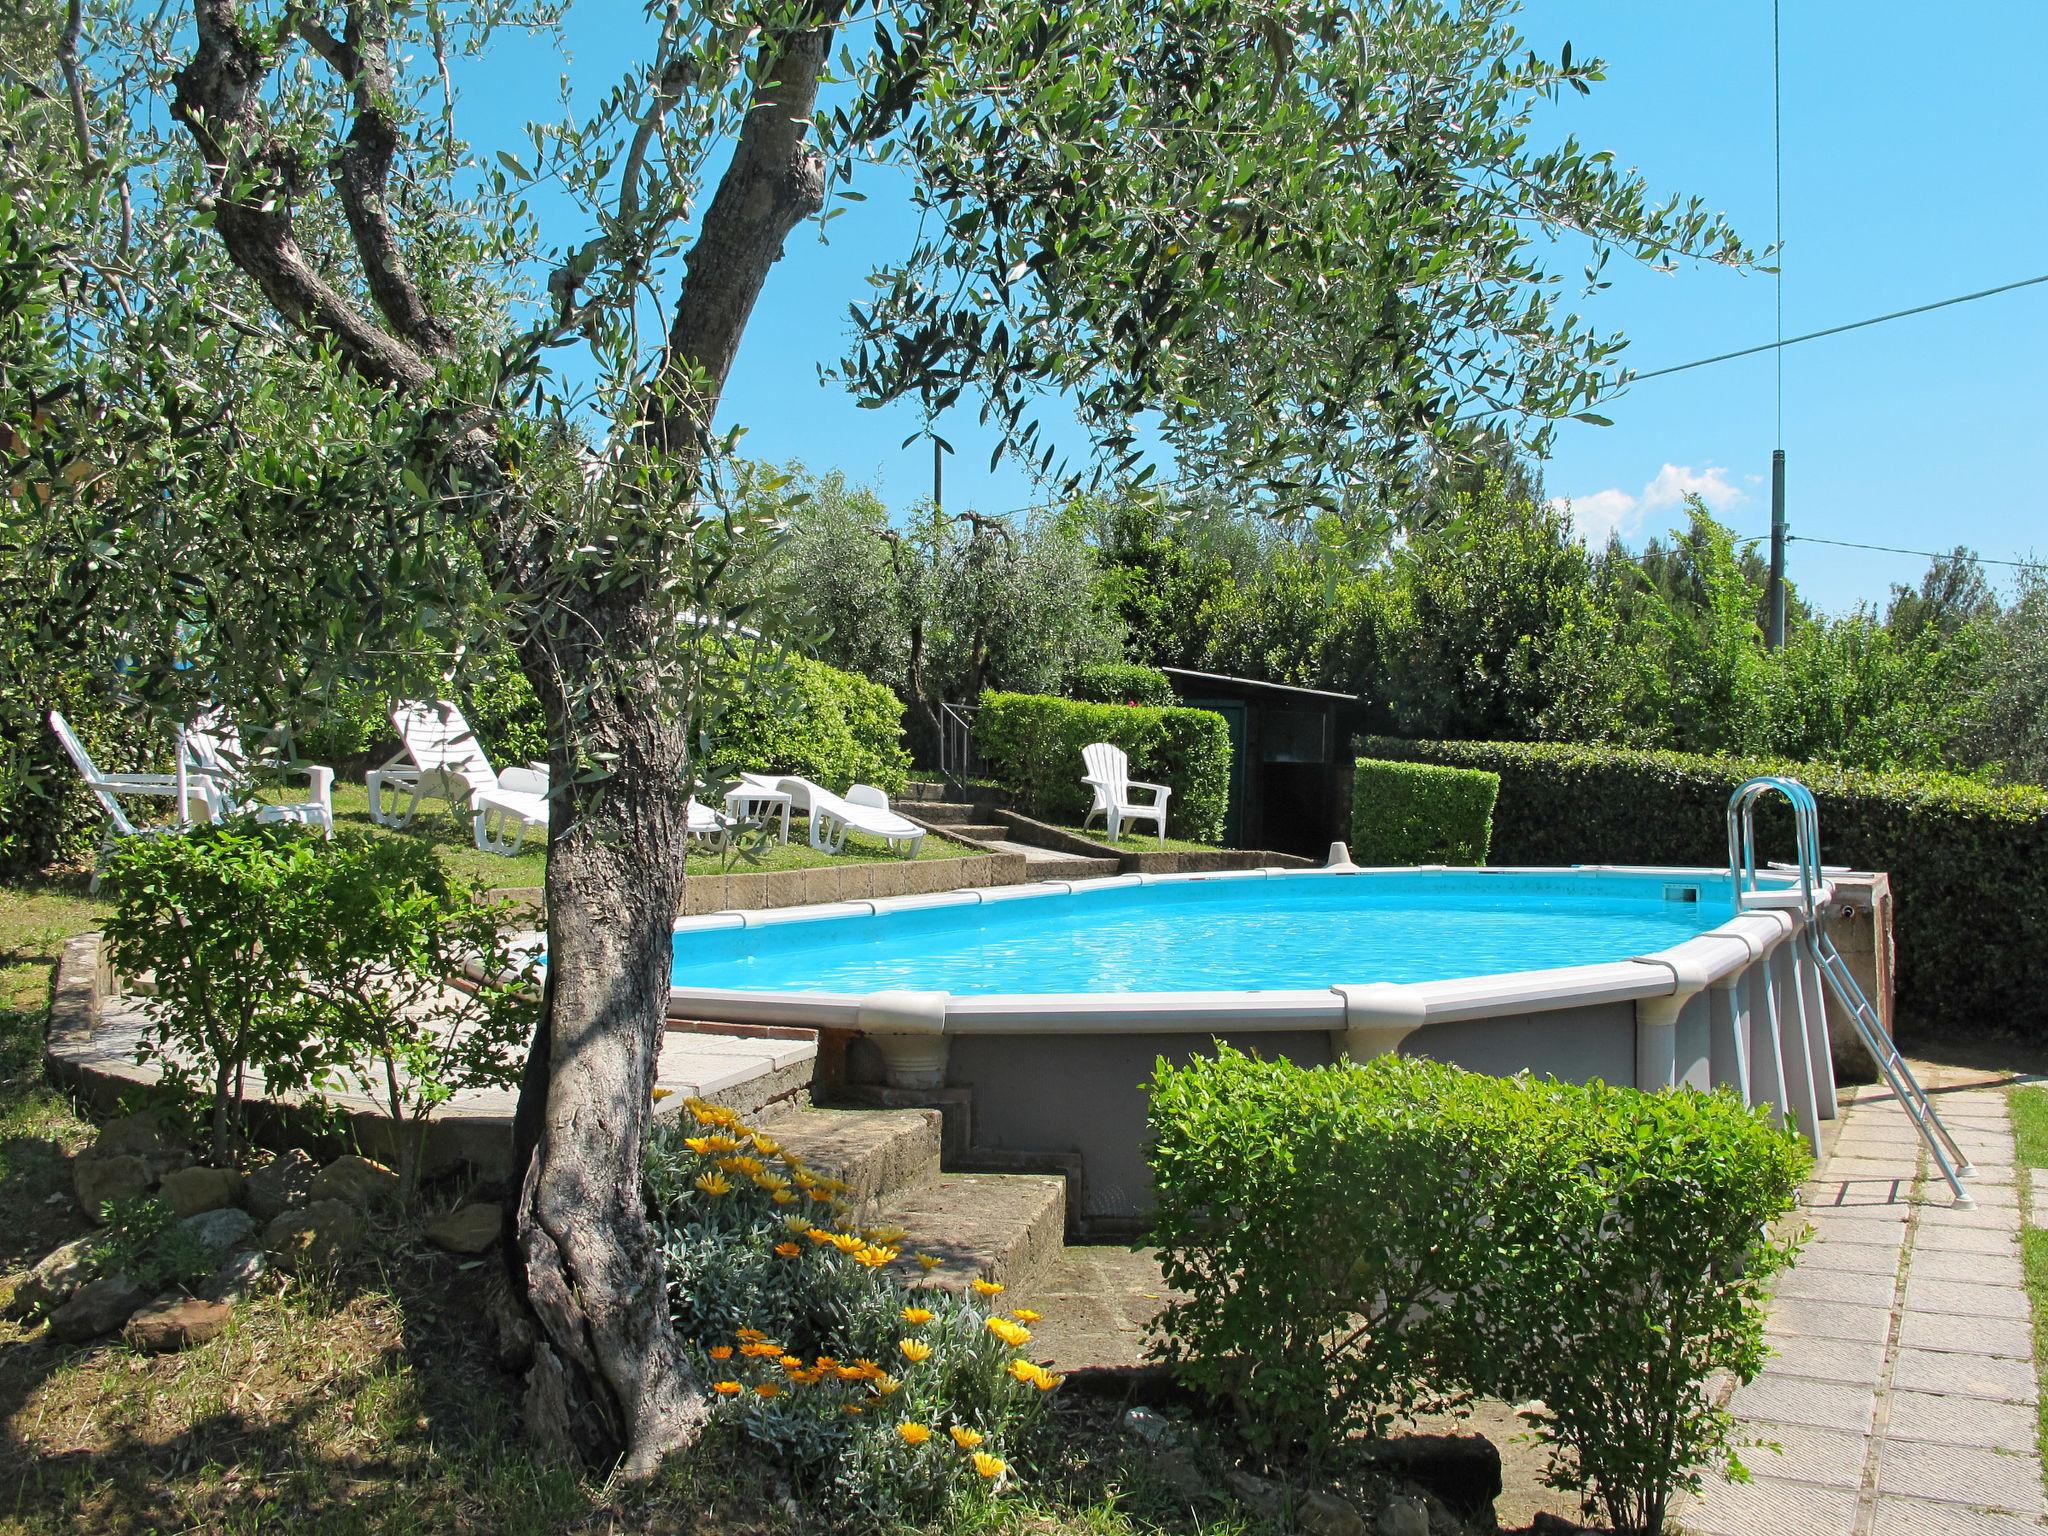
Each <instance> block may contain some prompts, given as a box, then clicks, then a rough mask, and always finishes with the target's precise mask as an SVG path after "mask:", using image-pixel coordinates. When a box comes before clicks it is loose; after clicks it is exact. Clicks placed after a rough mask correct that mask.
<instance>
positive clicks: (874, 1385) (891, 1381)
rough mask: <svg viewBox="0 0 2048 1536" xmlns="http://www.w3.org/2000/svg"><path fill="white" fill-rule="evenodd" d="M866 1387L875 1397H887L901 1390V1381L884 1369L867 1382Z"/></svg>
mask: <svg viewBox="0 0 2048 1536" xmlns="http://www.w3.org/2000/svg"><path fill="white" fill-rule="evenodd" d="M868 1389H869V1390H870V1391H871V1392H873V1393H874V1394H875V1396H877V1397H888V1396H890V1395H892V1394H893V1393H897V1392H901V1391H902V1390H903V1383H902V1382H900V1381H898V1380H897V1379H896V1378H895V1377H894V1376H891V1375H890V1374H889V1373H888V1372H886V1371H884V1372H883V1373H882V1374H881V1375H879V1376H877V1377H876V1378H875V1379H874V1380H873V1381H872V1382H870V1383H869V1384H868Z"/></svg>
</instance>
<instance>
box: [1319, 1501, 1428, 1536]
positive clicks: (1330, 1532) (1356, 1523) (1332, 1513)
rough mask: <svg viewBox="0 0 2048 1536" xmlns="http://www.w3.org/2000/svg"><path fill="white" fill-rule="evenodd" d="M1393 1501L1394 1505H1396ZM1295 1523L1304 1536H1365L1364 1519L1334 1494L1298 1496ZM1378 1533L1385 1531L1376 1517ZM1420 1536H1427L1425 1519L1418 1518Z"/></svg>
mask: <svg viewBox="0 0 2048 1536" xmlns="http://www.w3.org/2000/svg"><path fill="white" fill-rule="evenodd" d="M1399 1502H1400V1501H1399V1500H1398V1499H1397V1500H1395V1503H1399ZM1392 1507H1393V1506H1392V1505H1391V1504H1390V1505H1389V1506H1388V1508H1390V1509H1391V1508H1392ZM1294 1518H1295V1521H1296V1522H1297V1523H1298V1524H1299V1525H1300V1526H1301V1528H1302V1529H1303V1530H1304V1531H1306V1532H1308V1536H1369V1533H1368V1531H1367V1530H1366V1525H1365V1517H1364V1516H1363V1515H1361V1514H1360V1513H1359V1512H1358V1511H1357V1510H1356V1509H1354V1508H1352V1506H1351V1501H1350V1500H1349V1499H1342V1498H1339V1497H1338V1496H1337V1495H1336V1494H1334V1493H1323V1492H1320V1491H1313V1492H1309V1493H1305V1494H1303V1495H1302V1496H1301V1505H1300V1507H1299V1508H1297V1509H1296V1510H1295V1512H1294ZM1380 1529H1381V1531H1382V1532H1384V1531H1385V1530H1386V1516H1385V1515H1381V1516H1380ZM1399 1536H1415V1533H1413V1532H1407V1531H1404V1532H1401V1533H1399ZM1421 1536H1429V1516H1428V1515H1424V1516H1423V1517H1422V1531H1421Z"/></svg>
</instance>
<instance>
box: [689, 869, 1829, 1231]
mask: <svg viewBox="0 0 2048 1536" xmlns="http://www.w3.org/2000/svg"><path fill="white" fill-rule="evenodd" d="M1791 884H1792V881H1791V878H1790V877H1785V879H1784V880H1783V881H1778V880H1776V879H1775V878H1774V877H1770V876H1766V877H1765V879H1764V880H1763V881H1762V882H1761V885H1762V887H1763V888H1762V889H1759V890H1757V891H1755V892H1752V893H1751V894H1749V895H1748V896H1746V897H1745V898H1744V899H1743V901H1742V903H1741V905H1740V910H1738V907H1737V903H1736V900H1735V894H1734V892H1735V887H1734V884H1733V882H1732V880H1731V878H1730V876H1729V873H1728V871H1727V870H1725V869H1721V870H1713V869H1653V868H1615V867H1604V866H1603V867H1574V868H1569V869H1508V870H1475V869H1391V870H1356V869H1351V868H1348V867H1343V868H1331V869H1323V870H1277V869H1276V870H1251V871H1243V872H1231V873H1227V874H1208V875H1124V876H1119V877H1116V878H1114V879H1109V880H1090V881H1078V882H1072V883H1068V882H1063V881H1047V882H1041V883H1039V884H1035V885H1024V886H1008V887H995V888H989V889H983V890H967V891H950V892H945V893H941V894H937V895H930V896H903V897H894V898H890V899H886V900H878V901H855V902H840V903H834V904H830V905H821V906H813V907H791V908H784V909H781V910H775V911H765V912H721V913H714V914H711V915H708V916H704V917H693V918H686V919H684V920H683V921H681V922H679V923H677V924H676V932H675V958H674V970H673V985H672V987H671V989H670V993H669V1012H670V1015H671V1017H672V1018H675V1019H679V1020H702V1021H710V1022H724V1023H730V1024H751V1025H771V1026H774V1025H781V1026H798V1027H803V1028H807V1029H815V1030H819V1031H821V1032H822V1036H823V1038H824V1039H825V1041H827V1042H829V1043H836V1044H835V1049H834V1050H833V1051H831V1052H826V1053H822V1055H823V1059H829V1060H830V1061H831V1062H832V1063H833V1065H832V1066H831V1067H830V1068H829V1069H828V1070H827V1071H826V1076H827V1079H828V1080H827V1082H826V1083H825V1086H826V1087H828V1088H829V1087H831V1086H832V1082H831V1081H830V1079H831V1078H833V1077H836V1079H837V1081H838V1082H839V1083H840V1084H843V1085H844V1086H846V1087H849V1088H852V1089H854V1090H856V1091H861V1090H862V1089H863V1088H864V1085H865V1086H872V1087H873V1088H875V1089H877V1090H882V1091H885V1092H886V1093H887V1094H891V1095H895V1096H894V1097H885V1099H884V1102H897V1103H900V1102H929V1103H935V1104H940V1105H942V1106H944V1107H945V1108H946V1111H947V1115H948V1120H947V1125H948V1135H949V1136H951V1137H954V1138H955V1140H956V1144H957V1145H958V1151H957V1159H958V1160H961V1161H963V1162H964V1164H965V1165H967V1166H972V1165H973V1162H974V1160H975V1159H976V1158H981V1159H984V1160H986V1161H987V1162H988V1163H989V1164H990V1165H991V1166H1003V1167H1013V1166H1019V1165H1020V1164H1021V1165H1023V1166H1038V1165H1043V1166H1045V1167H1048V1168H1058V1169H1059V1170H1060V1171H1062V1172H1064V1173H1065V1174H1066V1175H1067V1189H1068V1210H1069V1214H1070V1216H1071V1218H1072V1219H1073V1221H1074V1222H1075V1224H1076V1225H1077V1227H1078V1228H1079V1229H1080V1230H1082V1231H1083V1232H1087V1231H1090V1230H1095V1231H1099V1232H1103V1233H1110V1232H1114V1231H1118V1230H1127V1229H1129V1227H1130V1226H1131V1224H1132V1223H1134V1222H1136V1221H1137V1220H1138V1219H1139V1218H1140V1217H1141V1215H1142V1213H1143V1211H1144V1210H1145V1209H1146V1207H1147V1206H1148V1204H1149V1202H1150V1180H1149V1174H1148V1172H1147V1170H1146V1167H1145V1160H1144V1142H1145V1095H1144V1090H1143V1087H1142V1085H1143V1083H1144V1082H1145V1081H1146V1079H1147V1078H1148V1077H1149V1076H1150V1075H1151V1071H1152V1066H1153V1063H1154V1061H1155V1060H1156V1059H1158V1058H1159V1057H1161V1056H1164V1057H1167V1058H1169V1059H1173V1060H1184V1059H1186V1058H1187V1057H1189V1056H1192V1055H1195V1054H1197V1053H1202V1052H1207V1051H1210V1050H1213V1049H1214V1046H1215V1042H1216V1041H1218V1040H1227V1041H1229V1042H1230V1043H1231V1044H1233V1045H1236V1046H1238V1047H1239V1048H1241V1049H1244V1050H1248V1051H1254V1052H1258V1053H1261V1054H1264V1055H1267V1056H1285V1057H1287V1058H1289V1059H1290V1060H1293V1061H1296V1062H1299V1063H1302V1064H1303V1065H1320V1064H1324V1063H1328V1062H1332V1061H1336V1060H1340V1059H1342V1058H1345V1057H1352V1058H1358V1057H1364V1056H1371V1055H1376V1054H1380V1053H1382V1052H1387V1051H1400V1052H1402V1053H1404V1054H1408V1055H1419V1056H1429V1057H1433V1058H1436V1059H1439V1060H1444V1061H1451V1062H1455V1063H1457V1064H1458V1065H1460V1066H1464V1067H1468V1068H1470V1069H1472V1070H1475V1071H1481V1072H1494V1073H1509V1072H1518V1071H1525V1070H1527V1071H1535V1072H1540V1073H1547V1074H1550V1075H1553V1076H1556V1077H1559V1078H1563V1079H1566V1080H1571V1081H1586V1080H1588V1079H1592V1078H1599V1079H1602V1080H1604V1081H1607V1082H1610V1083H1618V1084H1623V1085H1634V1086H1636V1087H1639V1088H1661V1087H1670V1086H1674V1085H1680V1084H1683V1085H1687V1086H1692V1087H1697V1088H1708V1087H1714V1086H1727V1087H1730V1088H1733V1089H1734V1090H1735V1091H1736V1092H1738V1093H1740V1094H1741V1095H1742V1096H1743V1098H1744V1099H1745V1100H1746V1101H1747V1102H1749V1103H1751V1104H1768V1105H1770V1106H1772V1113H1773V1114H1774V1115H1777V1116H1780V1117H1782V1118H1783V1119H1784V1120H1785V1121H1786V1122H1788V1123H1790V1124H1793V1125H1795V1126H1797V1127H1798V1128H1799V1129H1800V1130H1801V1131H1803V1132H1805V1133H1806V1134H1807V1135H1808V1137H1809V1138H1816V1137H1817V1134H1818V1122H1819V1121H1820V1120H1822V1119H1825V1118H1830V1117H1832V1115H1833V1114H1834V1109H1835V1098H1834V1078H1833V1069H1832V1064H1831V1061H1830V1056H1829V1049H1828V1036H1827V1026H1826V1011H1825V1005H1824V1000H1823V998H1822V996H1821V981H1820V978H1819V973H1818V969H1817V967H1816V965H1814V964H1813V963H1811V960H1810V950H1809V948H1808V946H1806V945H1805V944H1803V943H1801V942H1799V941H1798V935H1799V933H1800V929H1801V924H1802V923H1803V922H1804V921H1805V918H1804V916H1803V914H1802V912H1801V910H1800V908H1799V898H1798V893H1797V892H1796V891H1795V890H1792V889H1791V888H1790V887H1791ZM1817 894H1818V896H1819V898H1820V901H1821V903H1822V904H1823V906H1824V905H1825V903H1826V902H1827V900H1828V899H1829V893H1828V891H1827V890H1825V889H1823V890H1822V891H1820V892H1819V893H1817ZM836 1045H843V1047H844V1049H843V1050H840V1049H837V1048H836Z"/></svg>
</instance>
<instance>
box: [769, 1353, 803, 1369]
mask: <svg viewBox="0 0 2048 1536" xmlns="http://www.w3.org/2000/svg"><path fill="white" fill-rule="evenodd" d="M775 1363H776V1364H777V1365H779V1366H781V1367H782V1368H783V1369H784V1370H785V1371H800V1370H802V1369H803V1368H804V1363H803V1361H801V1360H799V1359H797V1357H796V1356H795V1355H782V1356H779V1357H778V1358H777V1359H776V1361H775Z"/></svg>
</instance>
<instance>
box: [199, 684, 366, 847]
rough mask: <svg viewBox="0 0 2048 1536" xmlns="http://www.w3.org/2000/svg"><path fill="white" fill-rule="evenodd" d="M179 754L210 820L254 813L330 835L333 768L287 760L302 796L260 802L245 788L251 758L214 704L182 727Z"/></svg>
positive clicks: (286, 768) (263, 818)
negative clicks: (182, 749) (300, 780)
mask: <svg viewBox="0 0 2048 1536" xmlns="http://www.w3.org/2000/svg"><path fill="white" fill-rule="evenodd" d="M185 757H186V764H187V768H186V772H187V773H188V774H189V776H190V778H191V781H192V783H193V784H194V785H196V786H197V787H198V789H199V792H200V794H201V795H202V796H203V797H204V798H205V800H206V808H207V811H208V812H209V813H210V814H211V816H212V817H213V819H214V820H215V821H221V820H223V819H225V818H226V817H229V816H235V815H254V816H255V818H256V819H257V820H258V821H259V822H280V821H288V822H296V823H298V824H300V825H301V826H308V827H318V828H319V829H320V830H321V832H322V833H324V834H325V835H326V836H328V837H332V836H334V793H333V791H334V770H333V769H332V768H327V767H323V766H321V765H320V764H318V763H287V764H285V765H284V772H285V774H286V776H287V777H292V778H297V777H300V776H303V777H304V778H305V780H306V798H305V799H304V800H300V801H286V802H283V803H280V804H277V805H264V804H262V803H260V802H259V801H257V800H256V799H255V798H254V797H253V796H252V795H251V794H250V793H249V768H250V765H251V763H252V761H253V759H252V758H251V757H250V755H249V752H248V750H247V748H245V747H244V745H243V743H242V733H241V732H240V731H239V730H237V729H236V728H235V725H234V722H233V721H231V720H229V719H228V717H227V715H226V714H225V713H224V712H223V711H222V710H221V709H220V708H219V707H218V706H216V707H213V708H210V709H207V710H206V711H204V712H203V713H202V714H201V715H200V716H199V718H198V719H197V720H195V721H193V722H192V724H191V725H189V726H187V727H186V728H185Z"/></svg>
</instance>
